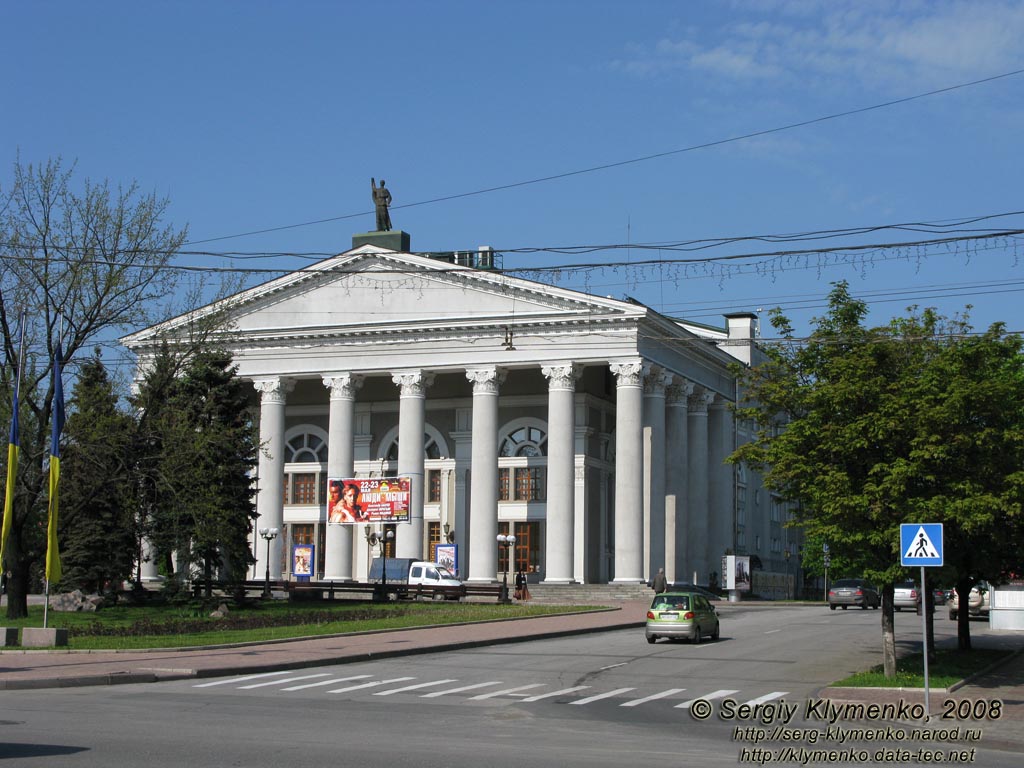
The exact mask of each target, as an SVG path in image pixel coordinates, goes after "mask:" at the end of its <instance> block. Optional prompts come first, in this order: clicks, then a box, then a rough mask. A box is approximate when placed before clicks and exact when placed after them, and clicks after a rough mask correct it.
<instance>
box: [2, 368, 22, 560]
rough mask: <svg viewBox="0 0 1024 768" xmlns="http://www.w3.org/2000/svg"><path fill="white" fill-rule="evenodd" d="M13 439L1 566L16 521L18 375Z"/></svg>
mask: <svg viewBox="0 0 1024 768" xmlns="http://www.w3.org/2000/svg"><path fill="white" fill-rule="evenodd" d="M11 408H12V410H11V439H10V441H9V442H8V444H7V488H6V492H5V493H4V524H3V531H2V532H0V567H2V565H3V562H4V548H5V547H6V546H7V534H8V533H10V532H11V523H13V522H14V483H15V479H16V478H17V476H18V376H17V374H15V376H14V400H13V404H12V406H11Z"/></svg>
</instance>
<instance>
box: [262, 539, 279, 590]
mask: <svg viewBox="0 0 1024 768" xmlns="http://www.w3.org/2000/svg"><path fill="white" fill-rule="evenodd" d="M278 533H280V531H279V530H277V528H260V536H262V537H263V539H264V541H266V542H267V575H266V580H265V582H264V584H263V596H264V597H270V542H272V541H273V540H274V539H276V538H277V534H278Z"/></svg>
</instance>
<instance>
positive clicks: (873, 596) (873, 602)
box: [828, 579, 882, 611]
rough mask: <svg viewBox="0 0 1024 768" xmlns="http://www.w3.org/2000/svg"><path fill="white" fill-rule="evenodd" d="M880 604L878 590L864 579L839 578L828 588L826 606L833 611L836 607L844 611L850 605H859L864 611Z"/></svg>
mask: <svg viewBox="0 0 1024 768" xmlns="http://www.w3.org/2000/svg"><path fill="white" fill-rule="evenodd" d="M881 604H882V599H881V598H880V597H879V596H878V590H877V589H875V588H874V587H873V586H871V584H869V583H868V582H866V581H864V579H839V580H838V581H836V582H835V583H834V584H833V585H832V586H831V587H829V590H828V607H829V609H830V610H833V611H834V610H835V609H836V608H837V607H839V608H842V609H843V610H844V611H845V610H846V609H847V608H848V607H849V606H851V605H859V606H860V607H861V608H862V609H863V610H865V611H866V610H867V609H868V608H878V606H880V605H881Z"/></svg>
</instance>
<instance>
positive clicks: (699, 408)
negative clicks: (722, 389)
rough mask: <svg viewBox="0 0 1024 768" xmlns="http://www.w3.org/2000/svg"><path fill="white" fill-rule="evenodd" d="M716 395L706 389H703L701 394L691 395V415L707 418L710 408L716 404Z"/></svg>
mask: <svg viewBox="0 0 1024 768" xmlns="http://www.w3.org/2000/svg"><path fill="white" fill-rule="evenodd" d="M714 399H715V393H714V392H708V391H707V390H706V389H702V390H701V391H700V392H695V393H694V394H692V395H690V400H689V404H690V413H695V414H698V415H704V416H706V415H707V413H708V406H709V405H711V403H712V402H714Z"/></svg>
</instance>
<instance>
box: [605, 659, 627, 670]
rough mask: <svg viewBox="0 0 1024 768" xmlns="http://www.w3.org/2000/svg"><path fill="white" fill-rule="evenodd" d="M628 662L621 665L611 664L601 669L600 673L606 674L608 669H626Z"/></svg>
mask: <svg viewBox="0 0 1024 768" xmlns="http://www.w3.org/2000/svg"><path fill="white" fill-rule="evenodd" d="M627 663H628V662H625V661H624V662H622V663H621V664H609V665H608V666H607V667H601V669H600V670H599V671H600V672H604V671H605V670H606V669H615V668H616V667H624V666H626V664H627Z"/></svg>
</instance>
